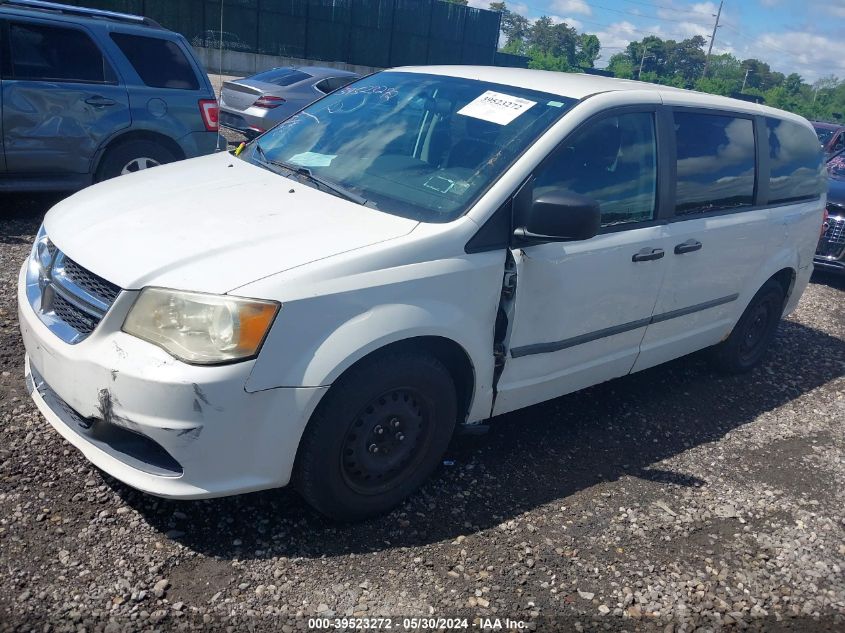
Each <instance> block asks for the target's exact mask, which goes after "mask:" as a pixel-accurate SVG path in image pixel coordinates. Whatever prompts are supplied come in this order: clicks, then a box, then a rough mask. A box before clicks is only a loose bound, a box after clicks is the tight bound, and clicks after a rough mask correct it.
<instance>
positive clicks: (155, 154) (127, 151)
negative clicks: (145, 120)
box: [97, 139, 176, 182]
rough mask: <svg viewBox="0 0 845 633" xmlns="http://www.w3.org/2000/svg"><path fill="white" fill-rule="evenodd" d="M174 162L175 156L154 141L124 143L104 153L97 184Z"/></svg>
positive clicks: (140, 140)
mask: <svg viewBox="0 0 845 633" xmlns="http://www.w3.org/2000/svg"><path fill="white" fill-rule="evenodd" d="M174 160H176V156H174V155H173V152H171V151H170V150H169V149H167V148H166V147H164V146H163V145H161V144H159V143H156V142H154V141H147V140H143V139H138V140H134V141H126V142H124V143H120V144H118V145H115V146H114V147H112V148H110V149H109V150H107V151H106V155H105V156H103V160H102V162H101V163H100V168H99V169H98V170H97V182H102V181H103V180H108V179H110V178H115V177H116V176H121V175H123V174H129V173H134V172H136V171H142V170H144V169H150V168H152V167H158V166H159V165H164V164H165V163H172V162H173V161H174Z"/></svg>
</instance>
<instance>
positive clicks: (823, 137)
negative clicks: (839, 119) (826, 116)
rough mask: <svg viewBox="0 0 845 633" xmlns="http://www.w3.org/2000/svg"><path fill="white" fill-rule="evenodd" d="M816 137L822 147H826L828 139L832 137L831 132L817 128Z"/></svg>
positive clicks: (827, 129)
mask: <svg viewBox="0 0 845 633" xmlns="http://www.w3.org/2000/svg"><path fill="white" fill-rule="evenodd" d="M816 136H818V137H819V143H821V144H822V145H827V142H828V141H829V140H830V137H831V136H833V130H831V129H830V128H826V127H817V128H816Z"/></svg>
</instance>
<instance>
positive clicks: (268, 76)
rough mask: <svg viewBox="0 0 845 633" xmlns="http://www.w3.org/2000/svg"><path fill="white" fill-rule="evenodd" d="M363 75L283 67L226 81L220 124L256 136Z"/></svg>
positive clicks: (341, 71)
mask: <svg viewBox="0 0 845 633" xmlns="http://www.w3.org/2000/svg"><path fill="white" fill-rule="evenodd" d="M358 78H359V75H356V74H355V73H353V72H349V71H346V70H338V69H337V68H324V67H322V66H299V67H292V66H287V67H282V68H272V69H270V70H265V71H264V72H260V73H258V74H257V75H253V76H252V77H245V78H243V79H238V80H236V81H226V82H224V83H223V90H222V92H221V95H220V125H222V126H223V127H226V128H229V129H232V130H235V131H237V132H240V133H242V134H244V135H246V136H247V137H250V138H251V137H254V136H257V135H259V134H262V133H263V132H265V131H266V130H269V129H270V128H271V127H273V126H274V125H276V123H278V122H279V121H282V120H284V119H286V118H287V117H289V116H290V115H291V114H293V113H294V112H297V111H299V110H300V109H302V108H303V107H305V106H307V105H308V104H309V103H311V102H312V101H316V100H317V99H319V98H320V97H322V96H324V95H326V94H328V93H330V92H333V91H335V90H337V89H338V88H342V87H343V86H345V85H346V84H348V83H350V82H352V81H355V80H356V79H358Z"/></svg>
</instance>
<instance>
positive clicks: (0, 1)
mask: <svg viewBox="0 0 845 633" xmlns="http://www.w3.org/2000/svg"><path fill="white" fill-rule="evenodd" d="M0 71H2V75H0V112H2V117H1V118H0V190H7V191H32V190H40V191H44V190H70V189H79V188H82V187H85V186H87V185H89V184H91V183H92V182H98V181H100V180H105V179H108V178H112V177H114V176H118V175H120V174H123V173H130V172H133V171H138V170H140V169H146V168H149V167H154V166H156V165H160V164H162V163H168V162H171V161H175V160H180V159H183V158H191V157H194V156H200V155H203V154H209V153H211V152H213V151H214V149H215V146H216V143H217V132H218V122H217V117H218V110H217V101H216V99H215V97H214V91H213V89H212V87H211V84H210V83H209V81H208V77H207V75H206V74H205V72H204V71H203V69H202V66H201V64H200V63H199V61H198V60H197V58H196V57H195V55H194V53H193V51H192V49H191V46H190V45H189V44H188V42H187V41H186V40H185V38H184V37H182V36H181V35H179V34H178V33H174V32H172V31H168V30H166V29H164V28H163V27H161V26H160V25H159V24H157V23H156V22H154V21H152V20H150V19H148V18H144V17H140V16H135V15H128V14H123V13H115V12H112V11H100V10H96V9H85V8H80V7H72V6H68V5H61V4H55V3H52V2H41V1H39V0H0Z"/></svg>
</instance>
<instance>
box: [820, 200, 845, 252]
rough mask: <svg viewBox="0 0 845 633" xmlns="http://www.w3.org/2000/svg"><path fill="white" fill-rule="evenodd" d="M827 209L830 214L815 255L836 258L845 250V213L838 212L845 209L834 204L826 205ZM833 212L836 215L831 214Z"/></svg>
mask: <svg viewBox="0 0 845 633" xmlns="http://www.w3.org/2000/svg"><path fill="white" fill-rule="evenodd" d="M827 209H828V213H830V214H831V215H830V217H828V219H827V222H826V223H825V227H826V228H825V231H824V233H822V237H821V239H820V240H819V246H818V248H817V249H816V255H819V256H821V257H832V258H834V259H838V258H839V257H841V256H842V255H843V252H845V214H843V215H838V214H840V213H842V212H843V211H845V209H842V208H841V207H836V206H835V205H828V207H827ZM834 213H837V215H833V214H834Z"/></svg>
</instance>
